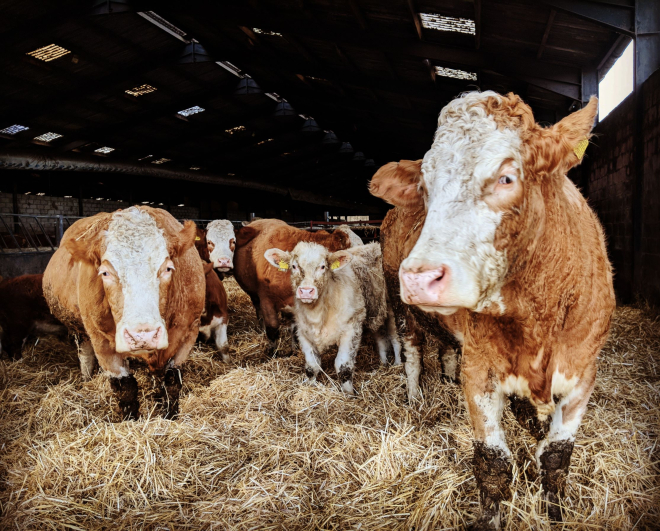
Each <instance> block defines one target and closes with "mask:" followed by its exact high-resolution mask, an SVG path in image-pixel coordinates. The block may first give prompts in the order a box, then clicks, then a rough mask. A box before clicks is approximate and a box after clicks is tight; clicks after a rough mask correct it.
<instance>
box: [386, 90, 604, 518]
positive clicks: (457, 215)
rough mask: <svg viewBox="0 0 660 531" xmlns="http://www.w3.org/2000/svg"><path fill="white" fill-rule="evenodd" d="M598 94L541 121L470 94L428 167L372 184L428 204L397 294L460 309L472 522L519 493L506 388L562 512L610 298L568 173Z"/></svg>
mask: <svg viewBox="0 0 660 531" xmlns="http://www.w3.org/2000/svg"><path fill="white" fill-rule="evenodd" d="M597 110H598V104H597V100H596V98H592V99H591V101H590V102H589V104H588V105H587V106H586V107H585V108H584V109H582V110H580V111H578V112H575V113H573V114H571V115H570V116H567V117H566V118H564V119H563V120H561V121H560V122H559V123H557V124H555V125H554V126H552V127H548V128H543V127H540V126H539V125H538V124H536V122H535V121H534V116H533V114H532V111H531V109H530V108H529V107H528V106H527V105H525V103H523V101H522V100H521V99H520V98H519V97H518V96H515V95H514V94H509V95H507V96H501V95H499V94H496V93H494V92H484V93H477V92H472V93H469V94H465V95H464V96H463V97H461V98H458V99H456V100H454V101H452V102H451V103H449V104H448V105H447V106H446V107H445V108H444V109H443V110H442V112H441V114H440V118H439V120H438V129H437V131H436V133H435V139H434V142H433V146H432V147H431V149H430V150H429V152H428V153H427V154H426V156H425V157H424V162H423V163H422V171H421V174H420V173H418V172H417V171H416V170H415V169H414V168H410V171H408V172H393V173H391V174H389V175H386V176H384V178H383V180H382V182H380V183H379V185H378V187H377V193H378V195H379V196H380V197H382V198H383V199H385V200H386V201H388V202H390V203H392V204H395V205H407V206H410V205H417V207H418V208H424V209H425V211H426V216H425V218H424V221H423V227H422V230H421V233H420V235H419V238H418V240H417V242H416V243H415V246H414V247H413V249H412V250H411V251H410V253H409V254H408V257H407V258H406V259H405V260H404V261H403V262H402V263H401V267H400V270H399V277H400V280H401V298H402V300H403V301H404V302H405V303H407V304H411V305H415V306H417V307H419V308H420V309H422V310H424V311H426V312H429V313H431V314H436V313H437V314H442V315H451V314H459V315H460V317H459V319H460V321H461V323H460V329H461V331H462V332H463V338H464V339H463V361H462V371H461V375H462V383H463V389H464V391H465V398H466V401H467V407H468V410H469V413H470V419H471V421H472V428H473V432H474V461H473V465H474V474H475V478H476V480H477V486H478V488H479V492H480V497H481V511H482V512H481V515H480V516H479V518H478V520H477V522H476V528H478V529H499V528H500V525H501V522H500V503H501V502H502V501H505V500H509V499H510V497H511V493H510V484H511V479H512V465H511V451H510V450H509V447H508V445H507V443H506V439H505V437H504V431H503V429H502V425H501V418H502V412H503V410H504V406H505V403H506V400H507V397H509V398H510V400H511V408H512V411H513V413H514V414H515V415H516V417H517V418H518V420H519V421H520V422H521V424H523V425H524V426H526V427H527V428H529V430H530V432H531V433H532V434H533V435H534V436H535V437H536V438H537V439H538V440H539V444H538V447H537V451H536V459H537V464H538V466H539V468H540V471H541V476H542V484H543V488H544V491H545V498H546V501H547V510H548V515H549V517H550V519H551V520H561V518H562V514H561V492H562V489H563V486H564V484H565V482H566V476H567V473H568V467H569V463H570V459H571V453H572V452H573V443H574V441H575V435H576V433H577V430H578V427H579V426H580V422H581V420H582V417H583V415H584V414H585V412H586V409H587V402H588V401H589V397H590V395H591V392H592V390H593V388H594V383H595V379H596V359H597V357H598V353H599V352H600V350H601V348H602V346H603V344H604V343H605V340H606V338H607V334H608V331H609V326H610V320H611V317H612V312H613V310H614V306H615V300H614V290H613V287H612V270H611V267H610V263H609V261H608V259H607V252H606V249H605V239H604V237H603V231H602V228H601V226H600V224H599V222H598V219H597V218H596V216H595V215H594V213H593V212H592V211H591V209H590V208H589V206H588V205H587V202H586V201H585V200H584V198H583V197H582V196H581V195H580V192H579V191H578V190H577V188H576V187H575V185H574V184H573V183H572V182H571V181H570V179H568V177H567V176H566V172H567V171H568V170H569V169H570V168H572V167H573V166H575V165H576V164H578V163H579V162H580V161H581V159H582V156H583V154H584V150H585V149H586V146H587V145H588V143H589V136H590V134H591V129H592V127H593V123H594V119H595V116H596V113H597Z"/></svg>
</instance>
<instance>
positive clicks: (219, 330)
mask: <svg viewBox="0 0 660 531" xmlns="http://www.w3.org/2000/svg"><path fill="white" fill-rule="evenodd" d="M213 324H214V327H213V340H214V341H215V347H216V348H217V349H218V352H220V355H221V356H222V361H224V362H225V363H229V342H228V341H227V320H226V319H223V318H222V317H214V318H213Z"/></svg>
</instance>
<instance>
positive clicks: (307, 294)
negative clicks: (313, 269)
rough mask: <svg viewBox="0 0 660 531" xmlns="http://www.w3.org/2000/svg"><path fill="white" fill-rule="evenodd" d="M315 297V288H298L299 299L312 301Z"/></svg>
mask: <svg viewBox="0 0 660 531" xmlns="http://www.w3.org/2000/svg"><path fill="white" fill-rule="evenodd" d="M315 295H316V288H302V287H300V288H298V298H299V299H313V298H314V296H315Z"/></svg>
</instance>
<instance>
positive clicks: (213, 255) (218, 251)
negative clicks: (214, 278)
mask: <svg viewBox="0 0 660 531" xmlns="http://www.w3.org/2000/svg"><path fill="white" fill-rule="evenodd" d="M206 240H207V246H208V253H209V259H208V261H209V262H211V263H212V264H213V267H214V268H215V269H216V271H217V272H218V274H219V275H220V278H221V279H223V278H224V277H225V275H230V274H231V273H232V271H233V269H234V251H235V249H236V236H235V234H234V225H233V224H232V222H231V221H229V220H227V219H216V220H214V221H211V223H209V224H208V225H207V226H206Z"/></svg>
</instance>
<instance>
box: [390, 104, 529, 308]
mask: <svg viewBox="0 0 660 531" xmlns="http://www.w3.org/2000/svg"><path fill="white" fill-rule="evenodd" d="M493 94H494V93H483V94H474V95H472V97H465V98H461V99H458V100H454V101H453V102H452V103H450V104H449V105H448V106H447V107H445V108H444V109H443V111H442V114H441V115H440V119H439V121H438V130H437V132H436V135H435V139H434V142H433V146H432V147H431V149H430V150H429V152H428V153H427V154H426V156H425V157H424V161H423V163H422V186H423V188H424V190H425V191H426V194H425V195H426V209H427V216H426V222H425V224H424V227H423V229H422V232H421V235H420V237H419V240H418V241H417V244H416V245H415V247H414V248H413V250H412V252H411V253H410V255H409V256H408V258H407V259H406V260H404V262H403V263H402V264H401V269H400V272H399V274H400V278H401V286H402V290H401V296H402V299H403V301H404V302H407V303H408V304H416V305H419V306H420V307H421V308H423V309H427V310H433V311H439V312H441V313H452V312H454V311H456V309H458V308H459V307H464V308H470V309H473V310H476V311H480V310H482V309H484V308H486V307H488V306H490V305H492V304H499V305H501V304H502V301H501V296H500V287H501V286H502V283H503V281H504V277H505V275H506V271H507V258H506V252H505V251H504V250H497V249H496V248H495V232H496V230H497V228H498V226H499V224H500V221H501V218H502V212H501V209H500V205H499V203H501V202H507V200H508V199H509V198H513V197H514V196H520V195H521V188H522V180H523V175H522V171H521V168H522V163H521V157H520V148H521V139H520V136H519V134H518V132H517V131H514V130H510V129H498V127H497V124H496V122H495V120H494V119H493V117H492V116H489V115H487V114H486V110H485V109H484V108H483V107H482V106H479V105H478V103H479V101H483V99H485V98H487V97H489V96H492V95H493Z"/></svg>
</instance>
